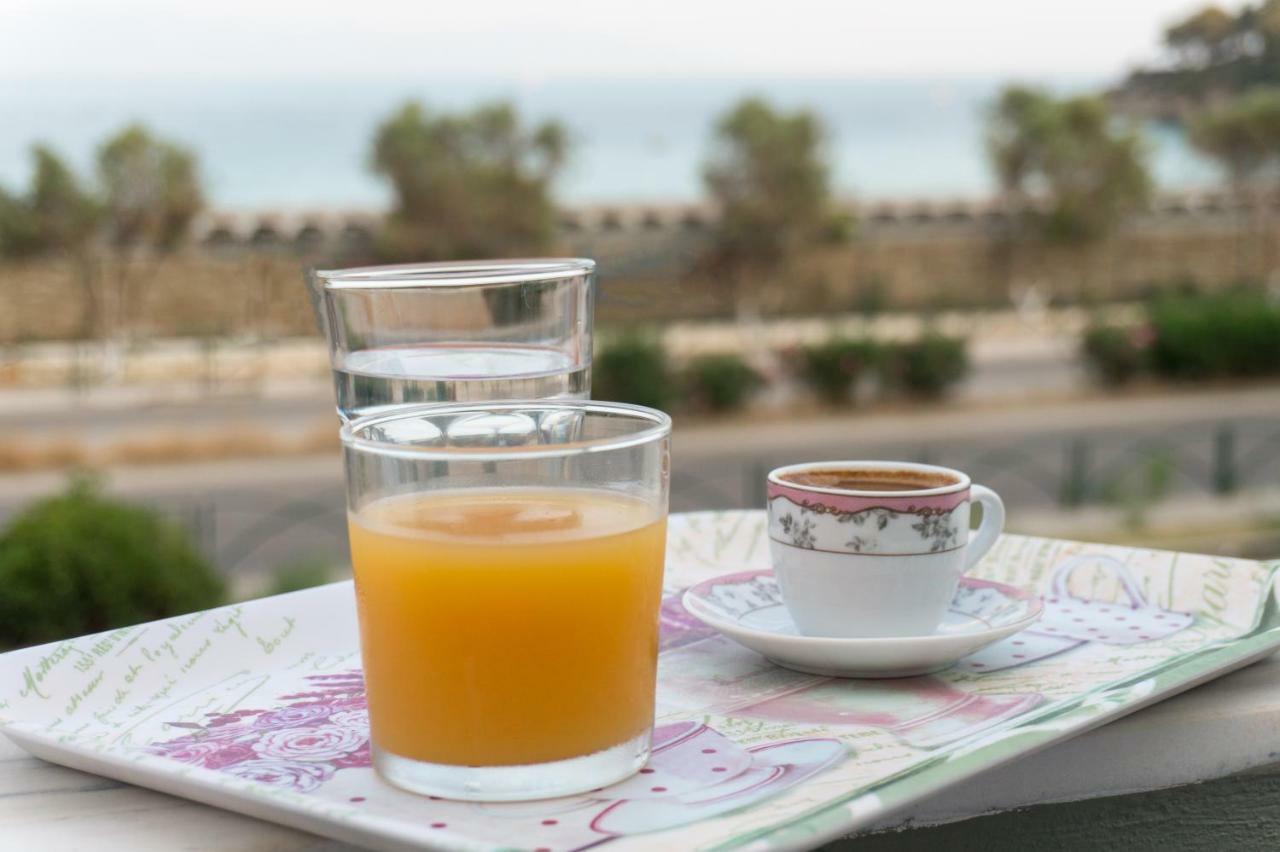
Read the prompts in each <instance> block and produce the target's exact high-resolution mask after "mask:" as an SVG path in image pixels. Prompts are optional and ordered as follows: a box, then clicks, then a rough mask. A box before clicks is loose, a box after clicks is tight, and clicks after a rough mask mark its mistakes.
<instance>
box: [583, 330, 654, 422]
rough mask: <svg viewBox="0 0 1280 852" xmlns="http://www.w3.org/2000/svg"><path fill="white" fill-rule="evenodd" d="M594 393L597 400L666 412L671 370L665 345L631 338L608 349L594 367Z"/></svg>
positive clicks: (599, 357) (649, 340)
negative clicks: (645, 406) (643, 406)
mask: <svg viewBox="0 0 1280 852" xmlns="http://www.w3.org/2000/svg"><path fill="white" fill-rule="evenodd" d="M591 390H592V393H591V395H592V396H593V397H594V398H595V399H604V400H612V401H614V402H630V403H634V404H636V405H647V406H649V407H650V408H666V407H667V405H668V403H669V402H670V401H671V390H672V388H671V370H670V368H669V367H668V366H667V353H666V351H665V350H664V349H663V348H662V344H661V342H659V341H658V340H656V339H654V338H650V337H645V336H641V335H638V334H631V335H628V336H626V337H622V338H619V339H618V340H615V341H614V342H613V343H611V344H609V345H607V346H605V347H604V348H603V349H602V350H601V351H600V352H599V353H597V354H596V356H595V358H594V360H593V363H592V365H591Z"/></svg>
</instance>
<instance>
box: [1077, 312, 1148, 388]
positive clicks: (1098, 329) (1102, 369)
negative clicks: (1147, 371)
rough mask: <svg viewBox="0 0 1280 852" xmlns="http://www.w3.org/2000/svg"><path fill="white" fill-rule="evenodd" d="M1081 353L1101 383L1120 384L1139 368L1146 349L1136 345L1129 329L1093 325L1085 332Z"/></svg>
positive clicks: (1143, 360) (1137, 371) (1143, 363)
mask: <svg viewBox="0 0 1280 852" xmlns="http://www.w3.org/2000/svg"><path fill="white" fill-rule="evenodd" d="M1080 349H1081V353H1082V354H1083V355H1084V360H1085V363H1086V364H1088V365H1089V368H1090V370H1092V371H1093V373H1094V375H1096V376H1097V377H1098V378H1099V379H1100V380H1101V381H1102V383H1103V384H1106V385H1123V384H1125V383H1127V382H1129V381H1131V380H1132V379H1133V378H1134V377H1135V376H1137V375H1138V373H1140V372H1141V371H1142V368H1143V366H1144V365H1145V362H1146V351H1145V350H1144V349H1143V347H1141V346H1139V345H1138V342H1137V340H1136V339H1135V334H1134V332H1133V330H1132V329H1124V328H1116V327H1115V326H1109V325H1095V326H1092V327H1091V328H1089V329H1088V330H1086V331H1085V333H1084V337H1083V339H1082V340H1081V342H1080Z"/></svg>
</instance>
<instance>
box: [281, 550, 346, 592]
mask: <svg viewBox="0 0 1280 852" xmlns="http://www.w3.org/2000/svg"><path fill="white" fill-rule="evenodd" d="M332 580H333V565H332V564H331V563H330V561H329V560H328V559H326V558H324V557H310V558H301V559H295V560H293V561H291V562H286V563H285V564H283V565H280V566H278V567H277V568H276V570H275V572H274V573H273V574H272V576H271V584H270V585H269V586H268V588H267V592H266V594H267V595H283V594H287V593H288V592H299V591H302V590H303V589H310V588H311V587H312V586H323V585H324V584H325V583H329V582H332Z"/></svg>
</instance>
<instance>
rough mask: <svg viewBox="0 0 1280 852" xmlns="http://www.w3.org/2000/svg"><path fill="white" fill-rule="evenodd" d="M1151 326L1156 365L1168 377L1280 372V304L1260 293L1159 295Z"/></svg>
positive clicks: (1153, 354) (1191, 377)
mask: <svg viewBox="0 0 1280 852" xmlns="http://www.w3.org/2000/svg"><path fill="white" fill-rule="evenodd" d="M1151 326H1152V331H1153V334H1154V340H1153V343H1152V347H1151V361H1152V366H1153V367H1154V369H1155V370H1156V371H1157V372H1158V373H1160V374H1161V375H1164V376H1167V377H1169V378H1175V379H1207V378H1222V377H1248V376H1266V375H1276V374H1280V305H1277V304H1276V302H1274V301H1273V300H1270V299H1268V298H1267V297H1266V296H1265V295H1263V294H1261V293H1257V292H1247V291H1234V292H1227V293H1220V294H1216V295H1211V296H1200V297H1170V298H1166V299H1161V300H1159V301H1157V302H1156V303H1155V304H1154V305H1153V306H1152V308H1151Z"/></svg>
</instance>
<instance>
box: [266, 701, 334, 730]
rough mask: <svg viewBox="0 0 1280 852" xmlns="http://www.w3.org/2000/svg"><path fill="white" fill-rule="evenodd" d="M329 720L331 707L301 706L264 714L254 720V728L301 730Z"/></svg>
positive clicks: (321, 705) (323, 705) (317, 705)
mask: <svg viewBox="0 0 1280 852" xmlns="http://www.w3.org/2000/svg"><path fill="white" fill-rule="evenodd" d="M327 718H329V707H328V705H325V704H299V705H295V706H293V707H282V708H280V709H279V710H272V711H270V712H268V713H263V714H262V715H261V716H259V717H258V718H256V719H254V720H253V726H254V727H255V728H257V729H258V730H260V731H266V730H272V729H274V728H301V727H303V726H305V725H311V724H314V723H316V722H321V721H324V720H325V719H327Z"/></svg>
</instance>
